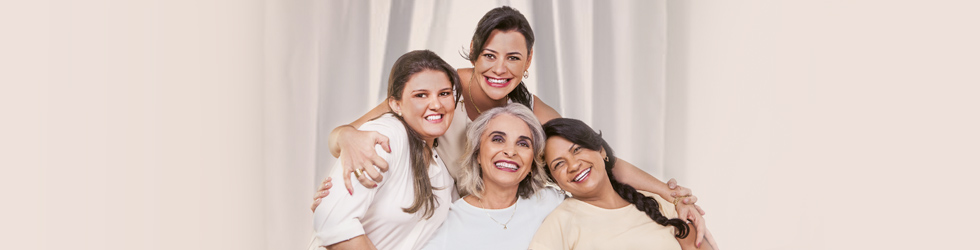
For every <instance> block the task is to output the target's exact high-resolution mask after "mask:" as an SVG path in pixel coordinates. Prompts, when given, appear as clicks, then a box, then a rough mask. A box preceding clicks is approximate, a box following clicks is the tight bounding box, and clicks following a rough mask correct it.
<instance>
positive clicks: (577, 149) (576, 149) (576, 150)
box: [572, 146, 582, 154]
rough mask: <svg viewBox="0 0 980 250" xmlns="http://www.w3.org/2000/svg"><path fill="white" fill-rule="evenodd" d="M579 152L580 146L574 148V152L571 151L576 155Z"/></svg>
mask: <svg viewBox="0 0 980 250" xmlns="http://www.w3.org/2000/svg"><path fill="white" fill-rule="evenodd" d="M579 151H582V146H576V147H575V150H574V151H572V152H574V153H576V154H577V153H578V152H579Z"/></svg>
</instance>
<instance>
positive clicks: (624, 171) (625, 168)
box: [534, 96, 706, 243]
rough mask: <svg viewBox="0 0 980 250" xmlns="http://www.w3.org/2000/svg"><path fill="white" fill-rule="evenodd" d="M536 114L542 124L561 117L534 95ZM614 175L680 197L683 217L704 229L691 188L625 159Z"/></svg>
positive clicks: (701, 232)
mask: <svg viewBox="0 0 980 250" xmlns="http://www.w3.org/2000/svg"><path fill="white" fill-rule="evenodd" d="M534 115H535V116H536V117H537V118H538V121H540V122H541V124H544V123H547V122H548V121H551V120H552V119H555V118H560V117H561V115H559V114H558V111H555V109H554V108H552V107H551V106H548V104H545V103H544V102H543V101H541V99H540V98H538V97H537V96H534ZM613 175H615V176H616V180H617V181H619V182H621V183H625V184H628V185H630V186H633V188H636V189H638V190H643V191H647V192H651V193H655V194H658V195H660V197H663V198H664V199H665V200H670V201H673V200H674V199H675V198H679V199H681V200H680V203H679V205H678V206H677V207H676V209H677V212H678V214H679V215H680V217H681V218H688V219H690V220H692V221H694V222H695V224H694V225H695V227H697V228H699V229H704V226H703V225H704V219H703V218H702V217H701V215H703V214H704V212H703V211H701V210H700V209H699V208H698V207H697V206H696V205H694V203H695V202H697V200H698V198H697V197H695V196H693V195H691V190H690V189H687V188H684V187H681V186H678V185H677V182H676V181H674V180H673V179H671V181H669V182H667V183H664V182H663V181H661V180H659V179H657V178H656V177H653V176H652V175H650V174H648V173H647V172H645V171H643V170H641V169H639V168H637V167H636V166H633V164H630V163H629V162H627V161H625V160H623V159H617V160H616V165H615V166H614V167H613ZM704 232H706V230H698V238H697V242H698V243H701V241H702V238H703V237H704Z"/></svg>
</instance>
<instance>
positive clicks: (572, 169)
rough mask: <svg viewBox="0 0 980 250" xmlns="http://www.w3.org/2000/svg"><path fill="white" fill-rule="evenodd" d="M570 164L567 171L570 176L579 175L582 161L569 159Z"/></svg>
mask: <svg viewBox="0 0 980 250" xmlns="http://www.w3.org/2000/svg"><path fill="white" fill-rule="evenodd" d="M568 162H569V163H570V164H568V167H567V168H565V169H566V170H568V173H570V174H575V173H578V169H579V168H582V161H579V160H577V159H575V158H569V159H568Z"/></svg>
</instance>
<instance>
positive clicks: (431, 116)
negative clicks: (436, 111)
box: [425, 115, 442, 121]
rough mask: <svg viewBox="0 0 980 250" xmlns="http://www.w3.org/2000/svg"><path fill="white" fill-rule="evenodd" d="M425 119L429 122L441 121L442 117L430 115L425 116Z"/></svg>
mask: <svg viewBox="0 0 980 250" xmlns="http://www.w3.org/2000/svg"><path fill="white" fill-rule="evenodd" d="M425 119H426V120H429V121H434V120H439V119H442V115H430V116H426V117H425Z"/></svg>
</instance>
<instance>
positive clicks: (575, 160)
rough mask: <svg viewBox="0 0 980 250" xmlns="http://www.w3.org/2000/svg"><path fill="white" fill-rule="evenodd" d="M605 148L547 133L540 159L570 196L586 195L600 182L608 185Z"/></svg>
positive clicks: (596, 187) (593, 190)
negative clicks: (576, 142) (593, 147)
mask: <svg viewBox="0 0 980 250" xmlns="http://www.w3.org/2000/svg"><path fill="white" fill-rule="evenodd" d="M604 155H605V151H595V150H591V149H588V148H585V147H582V145H579V144H575V143H572V142H571V141H569V140H568V139H565V138H564V137H561V136H552V137H548V140H547V141H546V143H545V149H544V159H545V164H547V170H548V171H549V172H550V173H551V176H552V177H553V178H554V179H555V180H554V181H555V184H558V186H559V187H561V189H563V190H565V191H568V192H569V193H572V196H573V197H589V196H590V195H595V194H597V192H598V187H601V185H611V184H608V183H609V176H608V175H606V169H605V167H606V164H605V161H604V159H603V158H604Z"/></svg>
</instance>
